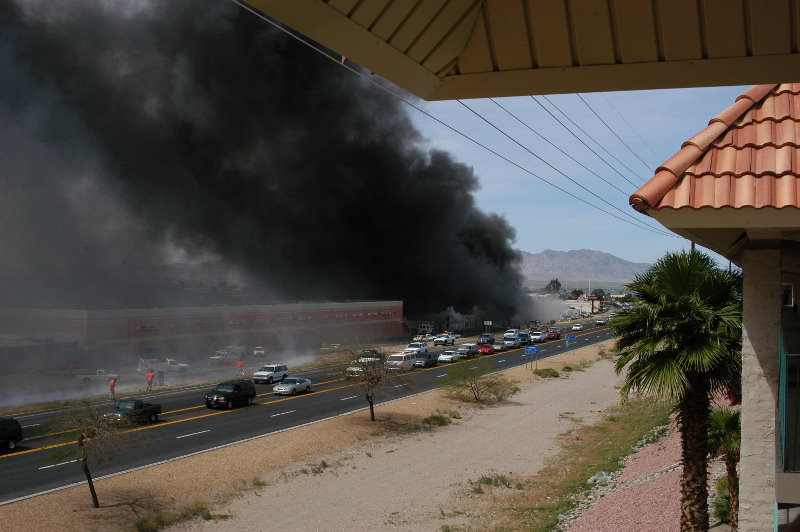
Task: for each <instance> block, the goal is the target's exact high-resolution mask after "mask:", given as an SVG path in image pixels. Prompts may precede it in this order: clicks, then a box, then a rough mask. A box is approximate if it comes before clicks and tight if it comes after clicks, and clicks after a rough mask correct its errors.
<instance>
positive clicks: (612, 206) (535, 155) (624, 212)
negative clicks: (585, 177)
mask: <svg viewBox="0 0 800 532" xmlns="http://www.w3.org/2000/svg"><path fill="white" fill-rule="evenodd" d="M458 103H460V104H461V105H462V106H464V107H465V108H466V109H467V110H469V111H470V112H471V113H472V114H474V115H475V116H477V117H478V118H480V119H481V120H483V121H484V122H486V123H487V124H489V125H490V126H491V127H492V128H494V129H495V130H497V131H498V132H499V133H500V134H501V135H503V136H504V137H506V138H507V139H508V140H510V141H511V142H513V143H514V144H516V145H517V146H519V147H520V148H522V149H523V150H525V151H526V152H528V153H529V154H531V155H532V156H533V157H535V158H536V159H537V160H539V161H540V162H541V163H543V164H545V165H547V166H548V167H550V169H551V170H553V171H554V172H557V173H558V174H560V175H561V176H563V177H564V178H566V179H567V180H569V181H570V182H571V183H573V184H575V185H576V186H578V187H579V188H582V189H583V190H585V191H586V192H588V193H589V194H591V195H592V196H594V197H595V198H597V199H598V200H600V201H602V202H603V203H605V204H606V205H608V206H609V207H611V208H612V209H615V210H617V211H619V212H621V213H622V214H623V215H624V216H628V217H630V218H631V219H633V220H634V221H635V222H636V223H635V224H634V225H636V226H637V227H641V228H643V229H647V230H650V231H653V232H662V231H661V230H659V229H657V228H651V227H649V226H646V225H640V224H642V222H641V221H640V220H639V219H637V218H634V217H633V215H632V214H630V213H628V212H626V211H623V210H622V209H620V208H619V207H617V206H616V205H614V204H613V203H611V202H609V201H608V200H606V199H604V198H602V197H600V196H599V195H597V194H595V193H594V192H592V191H591V190H589V189H588V188H586V187H585V186H583V185H581V184H580V183H578V182H577V181H576V180H574V179H573V178H571V177H570V176H568V175H567V174H565V173H564V172H562V171H561V170H559V169H558V168H556V167H555V166H553V165H552V164H550V163H549V162H547V161H545V160H544V159H542V158H541V157H540V156H539V155H537V154H536V153H534V152H533V151H531V150H530V149H529V148H527V147H526V146H523V145H522V143H520V142H519V141H517V140H516V139H515V138H513V137H512V136H511V135H509V134H508V133H506V132H505V131H503V130H502V129H500V128H499V127H497V126H496V125H495V124H493V123H492V122H491V121H490V120H489V119H487V118H486V117H484V116H483V115H481V114H480V113H478V112H477V111H475V110H474V109H472V108H471V107H470V106H469V105H467V104H465V103H464V102H463V101H461V100H458ZM495 103H496V102H495ZM534 175H535V174H534ZM535 177H537V178H539V179H541V180H542V181H545V182H546V183H548V184H550V185H552V183H550V182H549V181H547V180H545V179H544V178H542V177H539V176H536V175H535ZM553 186H555V185H553ZM586 203H588V202H586ZM589 204H590V205H592V206H593V207H595V208H596V209H600V210H602V211H604V212H606V213H607V214H611V215H612V216H615V215H614V214H612V213H609V212H608V211H605V210H604V209H602V208H600V207H598V206H597V205H594V204H593V203H589ZM617 218H619V217H618V216H617ZM624 221H626V222H628V223H632V222H629V221H628V220H624Z"/></svg>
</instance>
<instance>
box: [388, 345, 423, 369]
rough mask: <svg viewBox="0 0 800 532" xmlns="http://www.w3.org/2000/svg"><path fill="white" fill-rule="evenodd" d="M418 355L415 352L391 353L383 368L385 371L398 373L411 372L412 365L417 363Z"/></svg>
mask: <svg viewBox="0 0 800 532" xmlns="http://www.w3.org/2000/svg"><path fill="white" fill-rule="evenodd" d="M426 352H427V350H426ZM418 354H419V353H418V352H415V351H403V352H402V353H392V354H391V355H389V358H387V359H386V364H385V366H386V369H387V371H398V372H400V373H403V372H406V371H411V370H412V369H414V363H415V362H416V361H417V355H418Z"/></svg>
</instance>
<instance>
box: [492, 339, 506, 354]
mask: <svg viewBox="0 0 800 532" xmlns="http://www.w3.org/2000/svg"><path fill="white" fill-rule="evenodd" d="M492 347H494V350H495V352H497V351H505V350H506V342H505V340H503V339H501V338H498V339H497V340H495V341H494V343H493V344H492Z"/></svg>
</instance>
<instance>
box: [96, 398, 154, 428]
mask: <svg viewBox="0 0 800 532" xmlns="http://www.w3.org/2000/svg"><path fill="white" fill-rule="evenodd" d="M159 415H161V405H160V404H158V403H155V404H153V403H145V402H144V401H142V400H141V399H122V400H121V401H119V402H117V405H116V407H115V408H114V410H113V411H112V412H106V413H105V414H103V417H104V418H105V419H107V420H109V421H125V422H131V423H145V422H148V423H155V422H156V421H158V416H159Z"/></svg>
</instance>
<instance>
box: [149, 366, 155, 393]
mask: <svg viewBox="0 0 800 532" xmlns="http://www.w3.org/2000/svg"><path fill="white" fill-rule="evenodd" d="M155 378H156V372H155V371H153V368H147V391H148V392H149V391H152V390H153V379H155Z"/></svg>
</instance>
